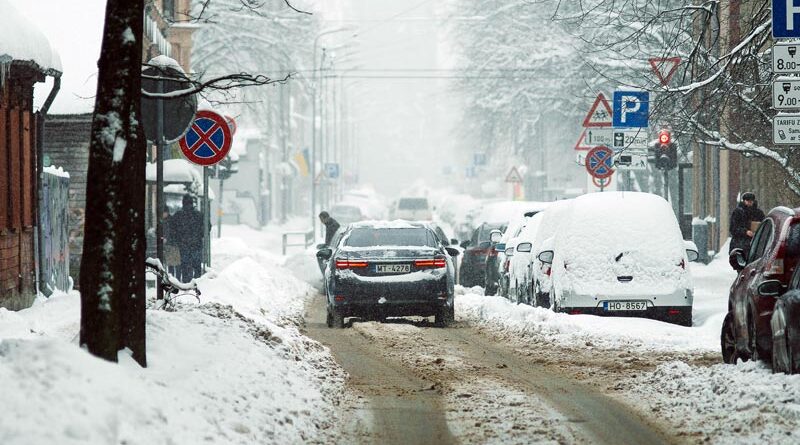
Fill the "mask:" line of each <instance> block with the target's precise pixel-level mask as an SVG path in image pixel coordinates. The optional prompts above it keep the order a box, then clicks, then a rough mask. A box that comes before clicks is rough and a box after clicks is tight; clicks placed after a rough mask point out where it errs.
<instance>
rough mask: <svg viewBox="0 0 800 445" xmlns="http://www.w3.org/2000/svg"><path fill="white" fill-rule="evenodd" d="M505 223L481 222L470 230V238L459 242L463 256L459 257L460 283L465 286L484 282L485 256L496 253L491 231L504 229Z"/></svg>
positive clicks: (480, 284)
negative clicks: (462, 249)
mask: <svg viewBox="0 0 800 445" xmlns="http://www.w3.org/2000/svg"><path fill="white" fill-rule="evenodd" d="M505 228H506V225H505V224H501V223H497V224H491V223H483V224H481V225H480V226H478V228H476V229H475V230H474V231H473V232H472V238H471V239H469V240H467V241H464V242H463V243H462V244H461V247H463V248H464V249H465V250H464V258H462V259H461V271H460V277H459V280H460V284H461V285H462V286H465V287H472V286H483V285H484V284H485V283H486V257H487V256H488V255H497V251H496V250H495V249H494V246H493V244H492V242H491V239H490V235H491V233H492V231H497V230H499V231H500V232H502V231H503V230H505Z"/></svg>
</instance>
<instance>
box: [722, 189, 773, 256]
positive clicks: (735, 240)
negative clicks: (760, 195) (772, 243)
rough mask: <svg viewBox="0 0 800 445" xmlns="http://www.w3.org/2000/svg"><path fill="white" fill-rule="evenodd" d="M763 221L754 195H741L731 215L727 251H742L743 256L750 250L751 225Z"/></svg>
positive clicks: (762, 213)
mask: <svg viewBox="0 0 800 445" xmlns="http://www.w3.org/2000/svg"><path fill="white" fill-rule="evenodd" d="M763 220H764V212H762V211H761V209H759V208H758V203H757V202H756V195H755V194H754V193H752V192H747V193H743V194H742V200H741V201H740V202H739V205H738V206H737V207H736V208H735V209H733V213H732V214H731V225H730V232H731V246H730V249H729V251H728V252H729V253H730V251H733V249H743V250H744V252H745V254H747V252H748V251H749V250H750V241H752V240H753V231H752V230H751V223H753V222H761V221H763Z"/></svg>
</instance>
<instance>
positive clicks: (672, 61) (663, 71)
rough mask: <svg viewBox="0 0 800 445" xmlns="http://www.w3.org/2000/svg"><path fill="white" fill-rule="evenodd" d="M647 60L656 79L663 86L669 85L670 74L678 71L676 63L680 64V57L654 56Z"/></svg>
mask: <svg viewBox="0 0 800 445" xmlns="http://www.w3.org/2000/svg"><path fill="white" fill-rule="evenodd" d="M648 61H649V62H650V66H651V67H652V68H653V72H654V73H656V76H658V80H660V81H661V85H663V86H667V85H669V81H670V80H672V76H674V75H675V72H676V71H678V65H680V64H681V58H680V57H654V58H652V59H648Z"/></svg>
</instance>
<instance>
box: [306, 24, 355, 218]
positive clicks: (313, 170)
mask: <svg viewBox="0 0 800 445" xmlns="http://www.w3.org/2000/svg"><path fill="white" fill-rule="evenodd" d="M349 30H351V28H349V27H343V28H336V29H331V30H329V31H324V32H321V33H319V34H317V36H316V37H315V38H314V48H313V50H312V52H311V57H312V58H313V70H312V71H311V73H312V75H313V76H314V80H313V82H312V83H311V84H312V85H313V90H312V96H313V97H312V100H311V102H312V105H311V110H312V111H311V116H312V117H311V159H310V164H311V166H310V170H311V174H310V175H309V176H310V177H311V230H312V231H313V232H314V233H315V234H316V233H317V184H316V182H315V180H316V173H317V172H316V162H317V153H316V152H317V82H318V76H319V73H317V45H318V44H319V39H320V38H321V37H323V36H326V35H328V34H334V33H338V32H344V31H349Z"/></svg>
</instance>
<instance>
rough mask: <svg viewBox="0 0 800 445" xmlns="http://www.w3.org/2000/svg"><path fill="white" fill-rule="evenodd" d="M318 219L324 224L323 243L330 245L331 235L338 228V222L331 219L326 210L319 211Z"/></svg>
mask: <svg viewBox="0 0 800 445" xmlns="http://www.w3.org/2000/svg"><path fill="white" fill-rule="evenodd" d="M319 220H320V221H322V224H323V225H325V245H326V246H330V245H331V240H332V239H333V235H335V234H336V231H337V230H339V227H340V226H339V222H338V221H336V220H335V219H333V217H332V216H331V215H330V214H328V212H325V211H322V212H320V213H319Z"/></svg>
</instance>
